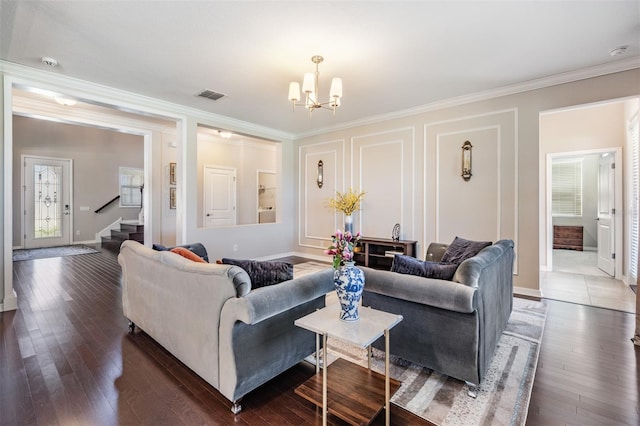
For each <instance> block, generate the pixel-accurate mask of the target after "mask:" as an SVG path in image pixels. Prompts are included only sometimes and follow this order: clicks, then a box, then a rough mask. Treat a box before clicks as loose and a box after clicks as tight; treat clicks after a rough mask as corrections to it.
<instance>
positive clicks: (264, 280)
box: [222, 258, 293, 289]
mask: <svg viewBox="0 0 640 426" xmlns="http://www.w3.org/2000/svg"><path fill="white" fill-rule="evenodd" d="M222 263H223V264H225V265H236V266H239V267H241V268H242V269H244V270H245V271H247V274H248V275H249V277H250V278H251V288H252V289H256V288H260V287H266V286H269V285H273V284H278V283H281V282H283V281H287V280H292V279H293V264H291V263H289V262H278V261H258V260H242V259H228V258H223V259H222Z"/></svg>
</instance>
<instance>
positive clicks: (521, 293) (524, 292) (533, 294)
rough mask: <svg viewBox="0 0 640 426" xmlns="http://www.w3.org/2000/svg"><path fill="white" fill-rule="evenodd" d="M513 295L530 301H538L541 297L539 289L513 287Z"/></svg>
mask: <svg viewBox="0 0 640 426" xmlns="http://www.w3.org/2000/svg"><path fill="white" fill-rule="evenodd" d="M513 295H514V296H518V297H522V298H525V299H532V300H540V299H542V297H543V296H542V292H541V291H540V289H534V288H526V287H514V288H513Z"/></svg>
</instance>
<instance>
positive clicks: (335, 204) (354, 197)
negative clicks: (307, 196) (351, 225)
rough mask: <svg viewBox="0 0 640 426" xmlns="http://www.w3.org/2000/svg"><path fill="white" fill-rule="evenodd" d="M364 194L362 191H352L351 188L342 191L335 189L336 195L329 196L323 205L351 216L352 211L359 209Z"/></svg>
mask: <svg viewBox="0 0 640 426" xmlns="http://www.w3.org/2000/svg"><path fill="white" fill-rule="evenodd" d="M364 194H365V193H364V191H363V192H359V193H358V192H354V191H353V190H352V189H351V188H349V190H348V191H347V192H344V193H342V192H338V191H336V196H335V197H334V198H329V199H328V200H327V202H326V203H325V205H326V207H327V208H330V209H332V210H336V211H340V212H342V213H344V214H345V215H347V216H351V215H352V214H353V212H355V211H356V210H358V209H360V202H362V198H363V197H364Z"/></svg>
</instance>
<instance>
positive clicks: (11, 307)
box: [0, 290, 18, 312]
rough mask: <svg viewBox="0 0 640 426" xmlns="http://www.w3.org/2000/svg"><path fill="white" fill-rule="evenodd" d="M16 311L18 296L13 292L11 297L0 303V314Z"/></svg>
mask: <svg viewBox="0 0 640 426" xmlns="http://www.w3.org/2000/svg"><path fill="white" fill-rule="evenodd" d="M16 309H18V295H17V294H16V291H15V290H13V295H12V296H9V297H7V298H6V299H3V300H2V302H0V312H7V311H15V310H16Z"/></svg>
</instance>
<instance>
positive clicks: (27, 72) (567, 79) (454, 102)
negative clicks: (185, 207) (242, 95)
mask: <svg viewBox="0 0 640 426" xmlns="http://www.w3.org/2000/svg"><path fill="white" fill-rule="evenodd" d="M636 68H640V56H634V57H631V58H627V59H622V60H619V61H613V62H607V63H605V64H601V65H595V66H592V67H587V68H583V69H580V70H575V71H569V72H565V73H561V74H556V75H552V76H548V77H543V78H539V79H535V80H530V81H526V82H522V83H516V84H512V85H508V86H503V87H500V88H497V89H491V90H486V91H482V92H477V93H472V94H468V95H463V96H458V97H454V98H450V99H444V100H441V101H436V102H432V103H429V104H425V105H420V106H417V107H413V108H407V109H403V110H399V111H394V112H391V113H386V114H380V115H375V116H370V117H366V118H363V119H360V120H354V121H350V122H347V123H343V124H340V125H336V126H327V127H322V128H318V129H314V130H311V131H309V132H302V133H297V134H294V133H289V132H283V131H280V130H277V129H273V128H269V127H264V126H259V125H257V124H253V123H249V122H246V121H241V120H236V119H233V118H231V117H227V116H223V115H219V114H214V113H210V112H207V111H203V110H200V109H196V108H191V107H187V106H184V105H179V104H174V103H171V102H167V101H163V100H159V99H155V98H151V97H148V96H144V95H139V94H136V93H132V92H127V91H124V90H120V89H115V88H112V87H108V86H103V85H100V84H97V83H92V82H88V81H84V80H79V79H76V78H72V77H68V76H64V75H60V74H56V73H53V72H48V71H42V70H38V69H36V68H32V67H27V66H24V65H20V64H16V63H12V62H7V61H4V60H0V73H4V74H6V75H9V76H12V77H15V78H17V79H24V80H26V81H24V84H25V85H28V84H34V83H37V84H40V85H44V86H45V87H44V88H47V89H49V90H52V91H60V92H61V93H64V94H67V95H70V96H75V97H78V98H81V99H85V98H87V96H90V97H91V99H87V100H88V101H89V102H91V101H94V102H96V103H99V104H108V105H113V106H115V107H116V108H119V109H122V110H123V111H129V112H135V113H140V114H143V115H144V114H151V115H156V116H158V117H161V118H165V119H167V118H168V119H173V120H177V119H184V118H185V117H187V116H188V117H192V118H194V119H196V120H198V121H199V122H202V124H205V125H211V126H214V127H218V128H224V129H227V130H230V131H232V132H234V133H239V134H245V135H250V136H254V137H262V138H266V139H271V140H279V141H295V140H298V139H302V138H306V137H310V136H317V135H322V134H325V133H329V132H335V131H339V130H345V129H349V128H353V127H357V126H365V125H369V124H375V123H379V122H380V121H386V120H394V119H399V118H406V117H409V116H412V115H418V114H423V113H426V112H431V111H436V110H441V109H446V108H451V107H455V106H459V105H464V104H469V103H473V102H479V101H484V100H489V99H494V98H498V97H502V96H508V95H514V94H517V93H522V92H527V91H531V90H536V89H542V88H545V87H551V86H556V85H559V84H565V83H571V82H574V81H579V80H585V79H588V78H593V77H599V76H602V75H607V74H613V73H617V72H623V71H628V70H632V69H636ZM29 80H31V81H29Z"/></svg>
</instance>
